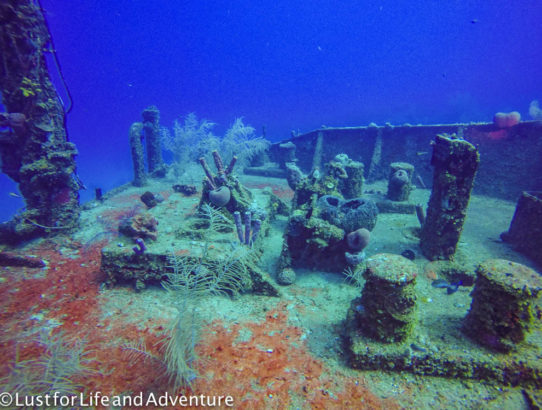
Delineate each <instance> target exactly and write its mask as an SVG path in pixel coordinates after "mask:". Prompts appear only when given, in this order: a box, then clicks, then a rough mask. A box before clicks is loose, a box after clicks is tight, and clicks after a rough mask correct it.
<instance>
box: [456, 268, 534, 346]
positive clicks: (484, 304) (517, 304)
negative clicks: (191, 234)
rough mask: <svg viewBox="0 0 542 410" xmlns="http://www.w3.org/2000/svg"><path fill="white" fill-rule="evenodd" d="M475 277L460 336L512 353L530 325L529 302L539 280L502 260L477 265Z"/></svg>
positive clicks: (532, 272) (530, 307)
mask: <svg viewBox="0 0 542 410" xmlns="http://www.w3.org/2000/svg"><path fill="white" fill-rule="evenodd" d="M476 274H477V277H476V282H475V284H474V290H473V291H472V303H471V307H470V310H469V313H468V314H467V316H466V317H465V321H464V323H463V332H464V333H465V334H467V335H468V336H470V337H471V338H472V339H474V340H475V341H477V342H478V343H480V344H482V345H484V346H486V347H488V348H490V349H492V350H495V351H499V352H509V351H511V350H514V348H515V347H516V345H517V344H518V343H520V342H522V341H524V340H525V336H526V333H527V332H528V331H529V328H530V326H531V324H532V319H533V306H532V302H533V301H534V299H536V297H537V296H538V295H539V294H540V292H541V291H542V277H541V276H540V275H539V274H538V273H536V272H535V271H534V270H532V269H530V268H528V267H527V266H524V265H521V264H519V263H516V262H511V261H508V260H504V259H489V260H487V261H485V262H483V263H481V264H480V265H479V266H478V268H477V269H476Z"/></svg>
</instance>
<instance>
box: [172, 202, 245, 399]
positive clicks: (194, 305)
mask: <svg viewBox="0 0 542 410" xmlns="http://www.w3.org/2000/svg"><path fill="white" fill-rule="evenodd" d="M202 213H203V216H205V217H206V218H207V219H208V220H209V224H208V226H209V227H208V234H207V235H206V238H207V240H206V241H205V242H204V246H203V248H202V251H201V254H200V255H199V256H197V257H196V256H184V255H183V256H178V255H176V254H175V253H172V254H171V255H170V257H169V272H168V273H167V279H166V280H165V281H163V282H162V285H163V287H164V288H165V289H166V290H167V291H169V292H171V293H172V294H173V295H174V297H175V301H176V308H177V311H178V314H177V316H176V318H175V320H174V321H173V323H172V325H171V327H170V329H169V332H168V333H169V334H168V338H167V340H166V341H165V354H164V362H165V364H166V368H167V374H168V375H169V377H170V381H171V383H172V385H173V386H174V388H175V389H177V388H178V387H180V386H191V385H192V382H193V381H194V380H195V379H196V377H197V372H196V370H195V369H194V363H195V362H196V361H197V354H196V351H195V346H196V344H197V342H198V341H199V338H200V329H201V328H202V319H201V317H200V316H199V315H198V306H199V304H200V303H201V301H202V299H203V298H205V297H206V296H209V295H237V294H239V293H240V292H242V291H243V289H245V288H246V287H247V285H248V283H249V273H248V268H247V263H248V261H249V260H250V258H251V254H252V253H251V250H250V249H248V248H247V247H239V249H238V250H236V251H234V252H231V253H228V254H227V256H225V257H224V258H223V259H211V258H210V257H209V250H210V245H211V244H210V240H209V238H211V237H212V236H213V234H216V232H218V231H220V227H221V226H222V225H223V224H224V223H228V222H229V221H228V220H227V219H226V218H225V217H224V216H223V215H222V214H221V213H220V211H218V210H216V209H214V208H212V207H210V206H204V207H203V208H202Z"/></svg>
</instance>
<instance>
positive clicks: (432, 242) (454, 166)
mask: <svg viewBox="0 0 542 410" xmlns="http://www.w3.org/2000/svg"><path fill="white" fill-rule="evenodd" d="M479 162H480V154H479V153H478V150H477V149H476V148H475V147H474V145H472V144H471V143H469V142H468V141H465V140H463V139H459V138H456V137H455V135H447V134H446V135H437V137H436V139H435V142H434V145H433V157H432V158H431V165H433V166H434V168H435V170H434V174H433V190H432V191H431V198H430V199H429V204H428V206H427V216H426V219H425V223H424V225H423V227H422V230H421V234H420V247H421V249H422V252H423V254H424V255H425V256H426V257H427V258H428V259H430V260H437V259H452V258H453V256H454V254H455V251H456V248H457V243H458V242H459V237H460V236H461V231H462V230H463V223H464V222H465V216H466V214H467V206H468V204H469V199H470V193H471V190H472V185H473V182H474V177H475V175H476V171H477V169H478V164H479Z"/></svg>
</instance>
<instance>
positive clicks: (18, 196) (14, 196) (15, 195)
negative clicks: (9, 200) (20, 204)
mask: <svg viewBox="0 0 542 410" xmlns="http://www.w3.org/2000/svg"><path fill="white" fill-rule="evenodd" d="M8 195H9V196H11V197H13V198H22V196H21V195H19V194H16V193H15V192H10V193H9V194H8Z"/></svg>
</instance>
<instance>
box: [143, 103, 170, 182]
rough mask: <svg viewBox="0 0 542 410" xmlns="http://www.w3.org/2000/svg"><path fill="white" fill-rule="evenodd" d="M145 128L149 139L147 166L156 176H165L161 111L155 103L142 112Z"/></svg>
mask: <svg viewBox="0 0 542 410" xmlns="http://www.w3.org/2000/svg"><path fill="white" fill-rule="evenodd" d="M141 115H142V117H143V130H144V132H145V139H146V141H147V167H148V168H149V174H151V176H154V177H163V176H165V172H166V166H165V164H164V160H163V159H162V142H161V137H160V135H161V134H160V111H159V110H158V108H157V107H155V106H154V105H151V106H150V107H147V108H145V109H144V110H143V113H142V114H141Z"/></svg>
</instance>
